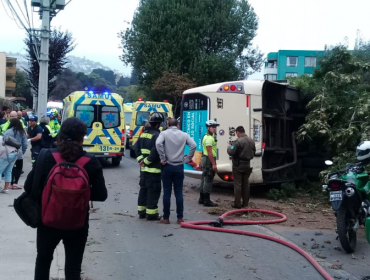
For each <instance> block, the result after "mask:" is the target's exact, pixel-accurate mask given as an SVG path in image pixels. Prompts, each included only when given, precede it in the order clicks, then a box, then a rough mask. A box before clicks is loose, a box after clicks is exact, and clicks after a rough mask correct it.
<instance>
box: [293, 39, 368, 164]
mask: <svg viewBox="0 0 370 280" xmlns="http://www.w3.org/2000/svg"><path fill="white" fill-rule="evenodd" d="M360 57H362V56H361V55H359V53H357V55H355V54H354V53H352V52H350V51H348V50H347V48H346V47H344V46H341V45H339V46H336V47H334V48H332V49H330V50H328V51H326V52H325V53H324V55H323V56H322V58H321V59H320V60H319V65H320V67H319V68H318V69H316V70H315V72H314V74H313V77H312V78H310V77H299V78H296V79H291V80H290V82H291V84H292V85H293V86H296V87H299V88H300V89H301V92H302V93H303V95H306V94H313V95H314V97H313V99H312V100H311V101H310V102H309V103H308V106H307V109H308V110H309V113H308V115H307V117H306V122H305V123H304V124H303V125H302V126H301V127H300V128H299V131H298V133H297V137H298V139H299V140H300V141H310V140H315V141H320V142H321V144H322V145H323V146H324V147H326V148H327V150H328V151H329V152H330V153H331V155H332V156H333V160H334V162H335V164H336V167H337V168H343V167H344V165H345V163H346V162H351V161H353V160H354V154H355V150H356V146H357V145H358V143H359V142H360V141H361V140H369V139H370V123H369V120H370V119H369V118H370V110H369V109H370V98H369V97H370V86H369V84H368V83H367V82H366V78H367V75H368V74H369V71H370V64H369V63H367V62H368V61H361V60H360V59H359V58H360Z"/></svg>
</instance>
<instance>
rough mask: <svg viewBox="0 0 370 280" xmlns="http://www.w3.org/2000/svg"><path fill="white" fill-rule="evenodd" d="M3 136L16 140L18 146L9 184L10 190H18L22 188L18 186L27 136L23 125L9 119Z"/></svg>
mask: <svg viewBox="0 0 370 280" xmlns="http://www.w3.org/2000/svg"><path fill="white" fill-rule="evenodd" d="M4 135H9V136H11V137H13V138H14V139H16V140H17V141H18V142H19V143H20V144H21V148H20V149H19V154H18V158H17V160H16V162H15V164H14V166H13V170H12V180H11V184H10V189H12V190H20V189H22V187H20V186H18V180H19V177H21V174H22V170H23V155H24V153H25V152H26V150H27V147H28V142H27V135H26V132H25V131H24V129H23V125H22V123H21V121H20V120H19V119H10V123H9V127H8V130H7V131H5V133H4Z"/></svg>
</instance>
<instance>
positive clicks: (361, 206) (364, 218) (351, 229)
mask: <svg viewBox="0 0 370 280" xmlns="http://www.w3.org/2000/svg"><path fill="white" fill-rule="evenodd" d="M325 164H326V165H328V166H330V165H332V164H333V162H332V161H330V160H327V161H325ZM365 165H366V163H365V162H360V163H355V164H353V163H347V164H346V169H345V170H343V171H336V172H333V173H329V174H328V176H327V179H328V183H327V185H323V186H322V188H323V191H328V192H329V197H330V203H331V206H332V208H333V210H334V211H335V216H336V219H337V230H336V232H337V234H338V238H339V241H340V244H341V245H342V248H343V249H344V250H345V251H346V252H347V253H353V252H354V251H355V249H356V243H357V230H358V228H359V227H360V225H365V229H366V239H367V241H368V242H369V244H370V181H369V174H368V173H366V171H365Z"/></svg>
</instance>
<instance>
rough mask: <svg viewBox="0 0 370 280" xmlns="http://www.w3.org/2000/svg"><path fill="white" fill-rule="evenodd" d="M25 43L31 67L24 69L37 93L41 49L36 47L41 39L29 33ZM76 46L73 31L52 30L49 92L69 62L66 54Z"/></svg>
mask: <svg viewBox="0 0 370 280" xmlns="http://www.w3.org/2000/svg"><path fill="white" fill-rule="evenodd" d="M24 43H25V44H26V51H27V60H28V62H29V65H30V67H29V68H23V70H24V71H25V72H26V73H27V78H28V81H29V83H30V85H31V87H32V88H33V89H34V90H35V92H36V95H37V93H38V88H39V72H40V71H39V70H40V66H39V63H38V55H37V54H38V53H39V52H40V50H38V51H35V50H36V47H37V48H38V46H40V39H39V38H37V37H31V36H30V35H29V36H28V37H27V38H26V39H24ZM75 47H76V45H75V44H74V39H73V36H72V33H70V32H68V31H66V32H63V31H61V30H60V29H54V30H53V31H51V33H50V41H49V71H48V72H49V73H48V76H49V81H48V93H50V92H51V91H52V90H53V89H54V87H55V86H56V84H55V81H54V78H55V77H56V76H57V75H59V74H60V73H62V71H63V70H64V67H65V65H66V64H67V63H68V60H67V57H66V56H67V54H68V53H70V52H71V51H73V50H74V48H75Z"/></svg>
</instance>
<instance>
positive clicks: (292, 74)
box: [285, 72, 298, 77]
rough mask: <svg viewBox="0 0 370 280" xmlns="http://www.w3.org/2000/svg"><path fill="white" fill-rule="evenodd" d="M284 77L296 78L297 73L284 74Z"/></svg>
mask: <svg viewBox="0 0 370 280" xmlns="http://www.w3.org/2000/svg"><path fill="white" fill-rule="evenodd" d="M285 77H298V73H296V72H286V73H285Z"/></svg>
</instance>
